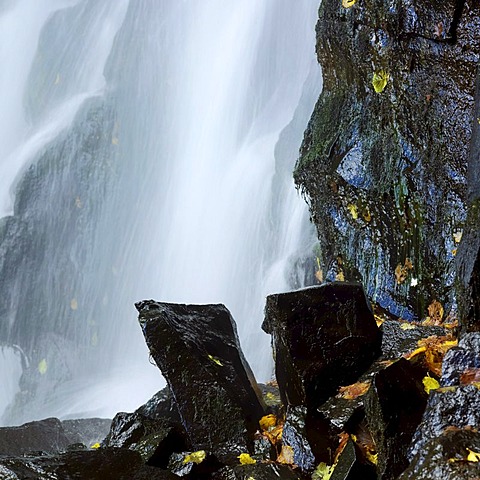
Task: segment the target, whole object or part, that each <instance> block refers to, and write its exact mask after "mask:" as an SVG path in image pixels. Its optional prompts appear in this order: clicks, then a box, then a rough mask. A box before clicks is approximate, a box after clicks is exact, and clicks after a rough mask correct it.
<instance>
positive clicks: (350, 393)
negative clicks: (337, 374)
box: [338, 382, 370, 400]
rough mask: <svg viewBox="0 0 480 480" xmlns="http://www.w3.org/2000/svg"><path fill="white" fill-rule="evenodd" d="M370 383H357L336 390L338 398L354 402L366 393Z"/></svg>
mask: <svg viewBox="0 0 480 480" xmlns="http://www.w3.org/2000/svg"><path fill="white" fill-rule="evenodd" d="M369 388H370V382H357V383H353V384H352V385H347V386H346V387H340V388H339V389H338V396H339V397H341V398H344V399H345V400H354V399H355V398H358V397H361V396H362V395H365V394H366V393H367V392H368V389H369Z"/></svg>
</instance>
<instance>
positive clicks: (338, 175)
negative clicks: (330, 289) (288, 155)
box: [295, 0, 480, 319]
mask: <svg viewBox="0 0 480 480" xmlns="http://www.w3.org/2000/svg"><path fill="white" fill-rule="evenodd" d="M343 4H346V5H347V6H348V5H350V7H349V8H345V7H344V6H343V5H342V2H341V1H338V0H324V1H323V2H322V5H321V7H320V19H319V22H318V24H317V54H318V59H319V62H320V63H321V65H322V68H323V76H324V89H323V92H322V94H321V96H320V99H319V101H318V103H317V106H316V107H315V111H314V113H313V115H312V118H311V120H310V123H309V125H308V128H307V131H306V133H305V138H304V142H303V147H302V151H301V157H300V160H299V162H298V164H297V166H296V171H295V180H296V183H297V185H299V187H300V188H301V189H302V191H303V192H304V193H305V195H306V196H307V197H308V199H309V200H308V201H309V205H310V209H311V214H312V219H313V221H314V222H315V224H316V226H317V231H318V235H319V240H320V245H319V246H320V248H319V262H320V265H321V269H322V271H323V272H322V273H323V277H324V278H326V279H333V278H335V276H337V275H338V274H339V273H341V275H342V276H344V277H345V278H346V279H361V281H362V282H363V284H364V286H365V290H366V292H367V295H368V296H369V297H370V298H373V299H374V300H375V301H377V302H378V303H380V304H381V305H382V306H383V307H385V308H386V309H388V310H389V311H390V312H393V313H395V314H396V315H398V316H400V317H403V318H406V319H413V318H416V317H418V318H423V317H425V316H426V315H428V307H429V306H430V305H432V303H433V302H434V301H435V300H437V301H438V302H439V303H441V304H442V305H443V307H444V310H445V316H446V315H448V313H449V312H452V311H454V310H455V295H454V278H455V271H456V270H455V264H454V259H455V254H456V251H457V246H458V243H459V242H460V239H461V237H462V231H463V228H464V224H465V221H466V216H467V212H466V173H467V152H468V145H469V142H470V136H471V131H472V124H473V105H474V90H475V87H474V86H475V76H476V66H477V61H478V55H479V52H480V38H479V36H478V35H477V32H478V29H479V28H480V7H479V5H478V2H476V1H474V0H446V1H443V2H431V1H428V0H394V1H392V2H377V1H374V0H365V1H357V2H355V1H353V2H343ZM477 185H478V183H477ZM477 197H478V195H477ZM477 231H478V229H477ZM474 253H475V254H476V251H475V252H474ZM466 274H468V272H466ZM467 276H468V275H467ZM468 282H469V280H468V279H466V283H467V284H468ZM470 283H471V282H470Z"/></svg>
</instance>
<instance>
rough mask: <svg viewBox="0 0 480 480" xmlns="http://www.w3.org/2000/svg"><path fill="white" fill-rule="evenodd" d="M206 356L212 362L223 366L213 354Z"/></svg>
mask: <svg viewBox="0 0 480 480" xmlns="http://www.w3.org/2000/svg"><path fill="white" fill-rule="evenodd" d="M208 358H209V359H210V360H211V361H212V362H213V363H216V364H217V365H219V366H220V367H223V363H222V362H221V361H220V360H219V359H218V358H215V357H214V356H213V355H208Z"/></svg>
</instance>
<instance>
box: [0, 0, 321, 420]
mask: <svg viewBox="0 0 480 480" xmlns="http://www.w3.org/2000/svg"><path fill="white" fill-rule="evenodd" d="M1 5H2V3H1V2H0V26H2V25H5V26H6V27H8V28H5V29H2V28H0V37H1V38H0V40H1V45H2V47H3V48H2V47H0V62H2V65H8V66H9V68H8V69H7V70H8V72H9V74H8V75H3V73H2V75H1V76H0V87H1V88H0V95H1V96H0V105H1V106H2V111H3V112H5V115H4V116H3V117H2V119H1V120H0V128H1V137H0V154H1V155H0V182H1V183H0V207H1V209H2V210H1V212H2V213H3V214H4V215H5V214H11V213H12V199H13V197H12V192H14V188H15V186H16V185H17V184H18V183H19V182H21V179H22V177H21V175H22V174H23V172H25V171H26V169H27V168H28V166H29V165H31V164H32V163H33V164H35V162H37V161H38V158H40V155H42V154H43V153H44V152H45V151H47V152H48V151H55V150H58V151H62V152H65V153H64V154H63V156H62V158H67V157H68V158H71V159H72V160H71V161H72V162H77V163H72V165H73V166H75V165H76V164H78V160H77V157H76V156H75V155H76V152H77V151H78V150H79V149H80V150H81V149H82V145H79V144H78V142H77V143H76V141H70V142H68V141H67V143H66V144H63V145H64V146H63V147H61V148H60V145H62V143H61V142H63V141H64V140H62V138H65V135H67V138H69V137H68V135H74V132H76V131H78V130H79V128H80V127H81V126H82V125H83V123H82V121H83V120H81V118H84V117H81V115H83V114H82V113H81V111H82V108H87V107H88V105H89V104H88V103H87V100H88V101H95V102H97V103H96V104H102V105H104V106H108V107H109V108H111V109H112V111H113V112H115V113H114V122H115V127H114V129H113V133H112V132H110V131H107V130H105V136H108V142H105V144H104V145H100V144H99V146H97V147H95V148H96V150H95V151H94V152H93V153H92V155H93V158H98V159H99V161H98V165H99V167H98V168H99V169H100V168H103V166H102V165H103V164H102V165H101V161H100V159H102V161H103V160H104V161H105V165H107V166H111V169H112V170H111V171H112V173H111V175H110V176H109V181H112V184H113V187H109V188H110V190H108V192H109V196H108V198H104V197H102V195H103V193H102V192H103V191H104V187H103V186H102V185H101V184H100V185H98V186H96V187H95V189H91V191H93V192H94V193H95V192H96V193H95V197H94V198H81V199H79V203H78V204H79V205H80V204H83V203H85V204H88V201H92V203H93V204H94V208H95V210H92V211H93V212H96V217H95V224H92V225H93V226H91V228H92V229H93V232H94V233H93V236H92V237H89V238H90V241H91V243H92V247H91V248H87V249H86V251H87V253H86V254H85V255H84V256H82V261H81V262H79V261H77V260H75V258H76V257H75V252H76V251H77V250H73V247H72V251H68V247H65V246H63V247H61V248H60V247H58V238H57V239H56V240H53V239H52V240H51V244H49V246H47V247H46V258H47V260H45V261H44V263H43V266H42V269H43V270H42V272H43V273H42V274H43V275H45V276H46V277H48V278H50V277H51V276H55V275H56V274H57V272H55V271H53V272H49V265H50V263H49V261H48V257H49V256H51V258H52V259H54V260H52V262H56V261H58V259H59V258H63V257H65V258H67V259H73V260H75V265H77V264H78V266H77V267H76V270H75V272H76V273H75V278H71V282H72V286H71V288H70V287H69V285H62V289H61V290H59V289H58V288H57V289H56V290H55V289H54V288H53V287H51V288H50V283H51V282H49V281H47V285H48V288H50V290H49V292H50V293H48V294H46V295H47V296H48V297H49V298H45V299H44V301H45V303H46V305H47V307H46V311H47V314H46V315H45V318H36V319H35V321H36V322H44V323H43V324H42V326H43V325H45V327H44V331H45V332H46V334H48V335H50V336H49V337H48V338H52V335H53V333H50V332H55V337H54V338H55V339H57V338H58V336H60V337H61V335H62V329H63V328H65V330H67V327H62V325H67V323H66V322H67V320H66V319H65V318H66V317H67V316H69V318H70V317H72V318H73V320H72V319H69V320H68V322H70V323H69V325H71V322H72V321H75V322H77V321H78V322H79V324H78V325H79V326H78V327H76V328H77V330H78V331H77V333H75V334H74V335H72V334H69V336H68V339H67V340H65V344H66V345H68V346H69V347H68V348H66V350H69V353H70V354H72V359H71V360H70V363H69V361H67V360H66V361H65V363H66V364H68V369H67V371H68V375H64V377H65V378H64V380H62V381H60V382H59V381H58V379H57V378H53V377H52V378H51V381H52V382H53V381H54V383H55V389H54V393H52V391H51V389H50V388H46V387H45V389H43V390H42V388H40V389H39V390H38V391H37V396H38V397H39V398H38V399H37V403H38V405H39V406H38V407H35V408H33V407H32V408H30V410H29V412H28V414H25V415H23V416H22V415H17V416H16V417H11V418H9V417H8V416H7V418H5V419H4V421H5V422H11V421H18V419H21V420H26V419H32V418H40V417H46V416H49V415H56V416H63V417H66V416H76V415H104V416H111V415H113V414H114V413H115V412H117V411H120V410H133V409H134V408H136V407H137V406H138V405H140V404H141V403H142V402H144V401H145V400H146V399H148V397H149V396H150V395H151V394H153V393H154V392H155V391H156V390H157V389H158V388H159V387H160V386H161V385H162V379H161V377H160V375H159V373H158V370H156V369H155V368H154V367H152V366H150V365H149V364H148V353H147V351H146V347H145V345H144V341H143V338H142V336H141V332H140V329H139V327H138V325H137V324H136V322H135V317H136V314H135V311H134V310H133V308H132V304H133V302H135V301H138V300H141V299H145V298H154V299H157V300H161V301H173V302H185V303H217V302H218V303H224V304H225V305H226V306H227V307H228V308H229V309H230V310H231V312H232V314H233V316H234V318H235V319H236V321H237V324H238V327H239V333H240V338H241V343H242V346H243V349H244V351H245V354H246V356H247V359H248V360H249V362H250V364H251V365H252V368H253V369H254V371H255V373H256V375H257V378H258V379H259V380H266V379H268V378H269V377H270V376H271V373H272V359H271V353H270V347H269V341H270V340H269V337H268V336H267V335H265V334H264V333H262V332H261V329H260V325H261V322H262V319H263V313H262V312H263V305H264V298H265V296H266V295H267V294H268V293H272V292H275V291H283V290H287V289H289V288H291V287H292V282H291V275H292V274H293V273H294V272H293V270H294V267H293V265H292V258H295V256H297V257H298V255H301V254H303V253H305V252H306V251H307V252H308V247H309V246H311V245H310V244H311V242H312V231H311V228H310V227H309V226H308V223H307V218H308V215H307V213H306V206H305V205H304V203H303V201H302V200H301V199H300V198H299V196H298V195H297V192H296V191H295V189H294V187H293V181H292V179H291V171H292V169H293V165H294V163H295V160H296V156H297V151H298V147H299V145H300V142H301V139H302V134H303V129H304V128H305V127H306V121H307V120H308V118H309V115H310V113H311V110H312V109H313V104H314V102H315V100H316V98H317V96H318V94H319V92H320V88H321V80H320V74H319V71H318V67H317V66H316V62H315V56H314V43H315V38H314V36H315V31H314V26H315V21H316V11H317V8H318V5H317V4H316V1H313V0H296V1H295V2H292V1H291V0H242V2H238V1H235V0H230V1H225V0H203V1H202V2H198V1H195V0H175V1H174V0H155V1H153V0H136V1H133V0H132V1H130V2H128V1H127V0H125V1H119V0H115V1H114V0H112V1H107V0H105V1H102V2H92V1H87V0H84V1H82V0H79V1H77V2H67V1H66V0H65V1H64V2H61V1H60V0H58V1H53V0H49V1H46V2H37V1H33V0H30V1H28V0H23V1H20V0H17V1H11V2H8V7H4V10H3V11H2V9H1ZM39 5H42V7H40V6H39ZM45 5H48V7H46V6H45ZM71 5H74V7H72V8H74V9H76V10H72V8H70V9H69V8H67V7H68V6H71ZM48 8H50V10H48ZM55 12H56V13H55ZM26 22H27V23H28V24H29V27H30V28H25V23H26ZM20 28H21V29H22V32H24V36H25V39H24V40H22V42H23V43H24V44H25V46H23V47H22V48H20V46H19V45H18V44H12V38H13V37H14V35H15V29H20ZM42 28H43V29H44V31H43V37H41V40H39V38H40V34H41V31H42ZM27 32H28V33H27ZM23 43H22V44H23ZM47 47H48V48H47ZM42 48H43V51H39V50H42ZM42 55H43V57H42ZM31 72H35V74H34V75H33V76H32V73H31ZM38 72H40V73H42V72H43V73H44V74H45V78H44V79H42V78H40V77H41V75H39V74H38ZM45 72H47V73H45ZM10 74H11V75H10ZM19 79H20V81H19ZM42 82H43V84H42ZM32 89H33V90H32ZM32 91H33V93H32ZM5 92H11V94H10V95H8V94H6V95H4V94H5ZM70 132H72V133H70ZM282 132H283V133H282ZM110 135H111V141H110ZM57 137H58V140H57ZM73 138H77V137H73ZM97 138H98V137H97ZM56 145H58V147H57V146H56ZM65 145H68V147H69V149H70V150H68V152H67V151H66V147H65ZM72 145H73V146H72ZM49 149H50V150H49ZM89 155H90V151H89ZM62 178H63V180H62ZM89 178H90V177H89ZM96 178H98V179H100V178H103V177H102V175H101V170H99V173H98V174H94V175H93V176H92V178H91V180H89V181H91V182H95V181H96V180H95V179H96ZM61 181H63V182H65V181H66V179H65V175H64V176H63V177H61V178H60V180H58V179H57V178H55V179H52V182H51V190H52V192H53V191H57V190H60V189H61V188H63V189H65V185H61V184H60V183H58V184H57V182H61ZM76 188H77V186H76V185H75V184H72V185H71V189H72V196H73V197H74V196H75V191H76V190H75V189H76ZM12 189H13V190H12ZM91 191H90V190H89V192H88V193H89V195H90V194H92V193H91ZM52 195H53V194H52ZM92 195H93V194H92ZM52 198H56V197H52ZM77 198H78V197H77ZM93 200H95V202H93ZM65 215H66V217H67V216H68V215H71V213H68V212H67V211H66V214H65ZM48 221H49V222H50V220H48ZM58 228H61V222H60V223H59V220H58V216H57V217H56V218H55V220H52V229H58ZM65 235H68V232H67V233H65ZM62 238H68V241H66V242H65V244H66V245H69V244H70V243H72V244H74V243H76V242H80V240H79V239H78V235H75V236H72V237H71V238H70V237H63V236H62ZM0 240H1V239H0ZM62 245H63V243H62ZM72 252H73V253H72ZM73 260H72V261H73ZM53 264H55V263H53ZM34 273H35V272H32V274H33V275H34ZM38 275H40V273H39V272H38ZM70 277H71V275H70ZM70 277H67V279H66V280H63V282H66V283H67V284H68V283H69V281H70ZM53 283H54V282H53ZM24 288H25V287H24ZM32 288H33V287H32ZM48 288H47V289H48ZM59 291H60V292H61V293H58V292H59ZM62 292H63V293H62ZM70 292H73V293H70ZM19 293H20V292H19ZM58 295H60V298H57V296H58ZM62 295H63V296H64V297H65V298H63V297H62ZM73 296H74V297H75V308H73V307H72V309H73V310H75V311H74V312H72V311H70V309H69V308H68V307H67V308H66V310H65V313H64V314H63V315H64V316H65V318H63V316H62V317H59V318H57V319H52V318H51V317H52V316H55V315H54V314H53V313H50V314H49V313H48V312H53V311H54V306H55V305H58V304H59V303H62V302H63V303H65V304H67V305H68V304H70V305H72V303H71V302H72V297H73ZM77 304H78V305H77ZM100 311H101V314H99V313H98V312H100ZM12 315H13V316H14V313H10V316H9V321H10V322H11V321H12V320H11V318H12V317H11V316H12ZM73 315H75V316H73ZM77 319H78V320H77ZM0 321H6V319H0ZM51 324H52V325H55V327H53V326H52V327H49V325H51ZM92 325H93V326H94V327H92ZM68 328H71V327H68ZM92 328H95V333H94V335H95V341H93V338H94V337H93V336H92V342H91V345H88V343H89V342H88V341H87V346H88V349H87V350H85V351H87V352H88V354H87V357H86V358H85V360H84V362H82V364H80V365H79V364H78V359H79V358H82V355H84V354H83V353H82V352H83V351H84V350H82V349H83V348H84V347H83V346H82V345H83V344H82V343H81V342H82V339H83V338H84V337H88V338H87V340H89V339H90V336H91V335H92V333H91V332H92V331H93V330H92ZM28 335H29V332H28V331H26V332H25V336H26V337H27V336H28ZM66 338H67V337H66ZM6 340H7V339H2V338H0V344H2V343H7V342H6ZM31 342H35V338H33V339H32V340H31ZM48 342H50V343H48ZM48 342H47V343H46V345H49V344H51V340H49V341H48ZM59 343H60V344H61V343H62V342H61V341H59ZM97 343H98V344H97ZM57 344H58V343H57V342H56V341H55V345H56V346H57ZM45 348H46V347H45V345H43V344H42V345H40V344H39V346H38V348H37V350H42V349H44V350H45ZM56 348H57V347H56ZM58 348H60V347H58ZM85 348H86V347H85ZM72 351H74V353H72ZM27 355H28V353H27ZM38 355H39V356H38V358H30V359H29V360H31V361H32V364H33V365H34V366H36V365H37V363H38V360H39V359H41V358H46V359H47V362H48V365H49V366H50V365H51V364H53V362H54V361H56V362H57V363H58V357H55V356H54V355H53V354H52V353H49V352H48V351H46V352H45V351H43V352H42V353H41V354H40V353H38ZM49 355H50V356H49ZM31 356H32V357H33V356H34V354H31ZM10 357H11V355H10ZM10 357H9V358H10ZM55 359H56V360H55ZM10 363H11V360H9V361H8V362H4V363H3V364H1V366H0V368H1V369H2V370H3V371H2V372H0V378H4V377H9V375H8V373H7V374H6V373H5V371H6V369H7V368H10V367H9V366H8V365H9V364H10ZM51 371H53V368H52V369H50V368H49V370H48V372H47V374H46V375H44V377H45V378H47V377H48V375H50V374H51V373H50V372H51ZM33 373H34V374H36V375H37V376H38V373H36V372H35V371H34V372H33ZM51 375H53V373H52V374H51ZM17 377H18V375H17ZM11 378H15V375H14V373H13V372H12V377H11ZM40 381H43V377H42V378H40ZM42 395H43V396H42ZM41 396H42V397H41ZM40 397H41V398H40ZM12 398H13V393H12V389H10V390H9V391H8V392H7V393H4V394H3V397H2V396H0V408H1V407H2V405H3V406H5V405H6V404H7V403H8V402H9V401H11V400H12ZM2 402H3V403H2Z"/></svg>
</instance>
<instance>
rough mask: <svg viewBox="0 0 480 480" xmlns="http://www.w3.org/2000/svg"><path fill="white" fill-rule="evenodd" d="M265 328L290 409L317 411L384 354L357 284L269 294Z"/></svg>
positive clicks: (371, 314)
mask: <svg viewBox="0 0 480 480" xmlns="http://www.w3.org/2000/svg"><path fill="white" fill-rule="evenodd" d="M262 328H263V329H264V330H265V331H266V332H267V333H270V334H271V335H272V344H273V348H274V353H275V373H276V378H277V382H278V385H279V388H280V393H281V395H282V399H283V402H284V403H285V404H286V405H293V406H296V405H307V406H308V407H312V408H315V407H317V406H318V405H320V404H321V403H322V402H323V401H325V400H326V399H327V398H328V397H329V396H331V395H332V394H334V393H335V391H336V389H337V388H338V387H339V386H341V385H348V384H351V383H353V382H355V381H356V380H357V378H358V377H359V376H360V375H361V374H362V373H363V372H364V371H365V370H367V368H368V367H369V366H370V365H371V363H372V362H373V361H374V360H375V358H377V357H378V356H379V355H380V346H381V333H380V331H379V329H378V327H377V325H376V323H375V320H374V317H373V313H372V311H371V308H370V304H369V303H368V301H367V299H366V297H365V294H364V292H363V288H362V286H361V285H360V284H356V283H346V282H333V283H330V284H325V285H321V286H318V287H310V288H305V289H302V290H296V291H294V292H288V293H280V294H275V295H269V296H268V297H267V303H266V308H265V320H264V322H263V325H262Z"/></svg>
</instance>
